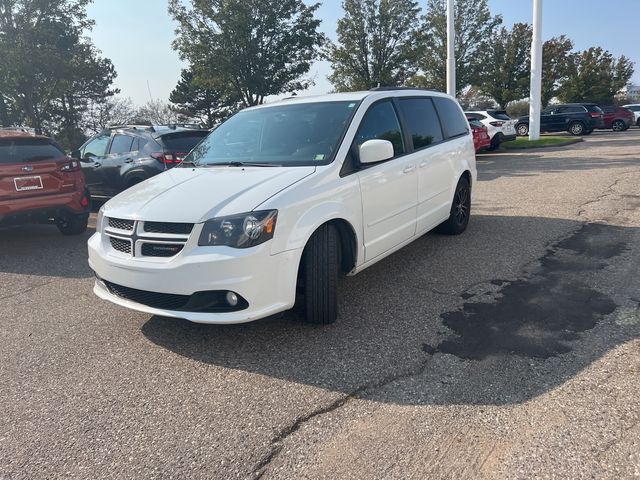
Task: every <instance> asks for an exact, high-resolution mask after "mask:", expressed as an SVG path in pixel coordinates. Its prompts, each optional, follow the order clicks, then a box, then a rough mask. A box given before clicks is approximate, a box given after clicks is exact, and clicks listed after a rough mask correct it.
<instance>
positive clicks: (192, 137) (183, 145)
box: [162, 131, 209, 153]
mask: <svg viewBox="0 0 640 480" xmlns="http://www.w3.org/2000/svg"><path fill="white" fill-rule="evenodd" d="M207 135H209V132H207V131H202V132H186V133H172V134H169V135H164V136H163V137H162V143H163V144H164V146H165V148H166V149H167V150H171V151H172V152H179V153H189V152H190V151H191V150H193V147H195V146H196V145H197V144H198V143H200V140H202V139H203V138H204V137H206V136H207Z"/></svg>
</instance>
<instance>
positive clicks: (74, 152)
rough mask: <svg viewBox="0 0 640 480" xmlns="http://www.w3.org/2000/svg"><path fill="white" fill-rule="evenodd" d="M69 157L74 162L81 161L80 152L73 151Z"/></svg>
mask: <svg viewBox="0 0 640 480" xmlns="http://www.w3.org/2000/svg"><path fill="white" fill-rule="evenodd" d="M69 156H70V157H71V158H72V159H74V160H80V150H72V151H71V153H70V154H69Z"/></svg>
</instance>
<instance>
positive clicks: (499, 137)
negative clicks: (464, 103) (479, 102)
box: [465, 110, 517, 150]
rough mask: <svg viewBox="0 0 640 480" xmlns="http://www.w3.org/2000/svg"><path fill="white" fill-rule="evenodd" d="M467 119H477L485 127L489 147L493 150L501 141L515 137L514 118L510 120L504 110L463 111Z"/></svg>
mask: <svg viewBox="0 0 640 480" xmlns="http://www.w3.org/2000/svg"><path fill="white" fill-rule="evenodd" d="M465 115H466V116H467V118H469V119H473V120H479V121H480V122H482V124H483V125H484V126H485V127H487V130H488V132H487V133H489V138H491V146H490V147H489V149H491V150H495V149H496V148H498V147H499V146H500V144H501V143H503V142H509V141H511V140H515V139H516V123H517V121H516V120H512V119H511V117H509V115H507V112H506V111H504V110H480V111H473V112H465Z"/></svg>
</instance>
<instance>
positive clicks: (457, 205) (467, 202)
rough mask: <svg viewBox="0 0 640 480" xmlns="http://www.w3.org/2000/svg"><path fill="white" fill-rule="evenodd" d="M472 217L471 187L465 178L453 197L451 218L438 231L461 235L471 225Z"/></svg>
mask: <svg viewBox="0 0 640 480" xmlns="http://www.w3.org/2000/svg"><path fill="white" fill-rule="evenodd" d="M470 215H471V185H469V180H467V179H466V178H465V177H462V178H460V180H459V181H458V185H456V191H455V193H454V195H453V202H452V204H451V210H450V211H449V218H448V219H447V220H445V222H444V223H441V224H440V226H439V227H438V231H440V232H441V233H445V234H447V235H460V234H461V233H462V232H464V231H465V230H466V229H467V225H469V216H470Z"/></svg>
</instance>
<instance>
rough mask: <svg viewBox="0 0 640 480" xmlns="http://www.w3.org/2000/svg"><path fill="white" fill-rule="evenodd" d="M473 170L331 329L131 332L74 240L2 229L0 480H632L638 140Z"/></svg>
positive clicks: (352, 289) (277, 321)
mask: <svg viewBox="0 0 640 480" xmlns="http://www.w3.org/2000/svg"><path fill="white" fill-rule="evenodd" d="M478 171H479V181H478V183H477V185H476V186H475V190H474V195H475V198H474V207H473V213H474V216H473V217H472V220H471V223H470V225H469V229H468V231H467V232H466V233H465V234H464V235H462V236H459V237H454V238H450V237H445V236H440V235H437V234H429V235H426V236H424V237H423V238H421V239H419V240H417V241H416V242H414V243H413V244H411V245H409V246H408V247H406V248H404V249H403V250H401V251H399V252H398V253H396V254H394V255H392V256H390V257H388V258H387V259H385V260H384V261H382V262H380V263H378V264H376V265H375V266H373V267H371V268H370V269H368V270H365V271H364V272H362V273H361V274H360V275H358V276H355V277H349V278H345V279H344V280H343V281H341V284H340V290H341V301H340V309H341V315H340V318H339V320H338V322H337V323H336V324H335V325H332V326H329V327H313V326H309V325H305V324H302V323H300V321H299V319H298V318H297V315H296V314H295V313H288V314H285V315H282V316H279V317H277V318H272V319H267V320H265V321H259V322H255V323H252V324H246V325H238V326H206V325H196V324H191V323H188V322H186V321H180V320H171V319H166V318H159V317H150V316H149V315H145V314H140V313H134V312H130V311H128V310H125V309H123V308H120V307H117V306H114V305H111V304H109V303H106V302H103V301H100V300H99V299H97V298H96V297H95V296H94V295H93V293H92V285H93V279H92V273H91V271H90V270H89V268H88V266H87V262H86V248H85V243H86V240H87V238H88V237H89V233H88V234H87V235H85V236H84V237H81V238H69V237H62V236H60V235H59V233H58V230H57V229H56V228H55V227H49V226H25V227H19V228H13V229H7V230H0V246H1V247H2V253H1V254H0V286H1V289H0V318H1V319H2V320H1V323H0V411H1V412H2V415H0V479H2V480H9V479H11V480H14V479H44V478H83V479H85V478H86V479H98V478H114V479H116V478H117V479H123V478H158V479H160V478H162V479H166V478H198V479H200V478H202V479H205V478H259V477H262V478H283V479H290V478H358V479H359V478H416V479H422V478H451V479H454V478H455V479H459V478H523V479H525V478H526V479H529V478H534V477H535V478H637V477H640V382H638V378H639V377H640V276H638V274H637V272H638V271H640V255H639V253H640V191H639V187H638V185H639V184H640V129H632V130H630V131H628V132H621V133H615V134H614V133H611V132H595V133H593V134H592V135H590V136H589V137H587V138H586V141H585V142H583V143H580V144H577V145H573V146H570V147H565V148H560V149H548V150H543V151H540V150H538V151H535V152H534V151H530V152H522V153H505V154H494V155H480V156H479V157H478Z"/></svg>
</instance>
